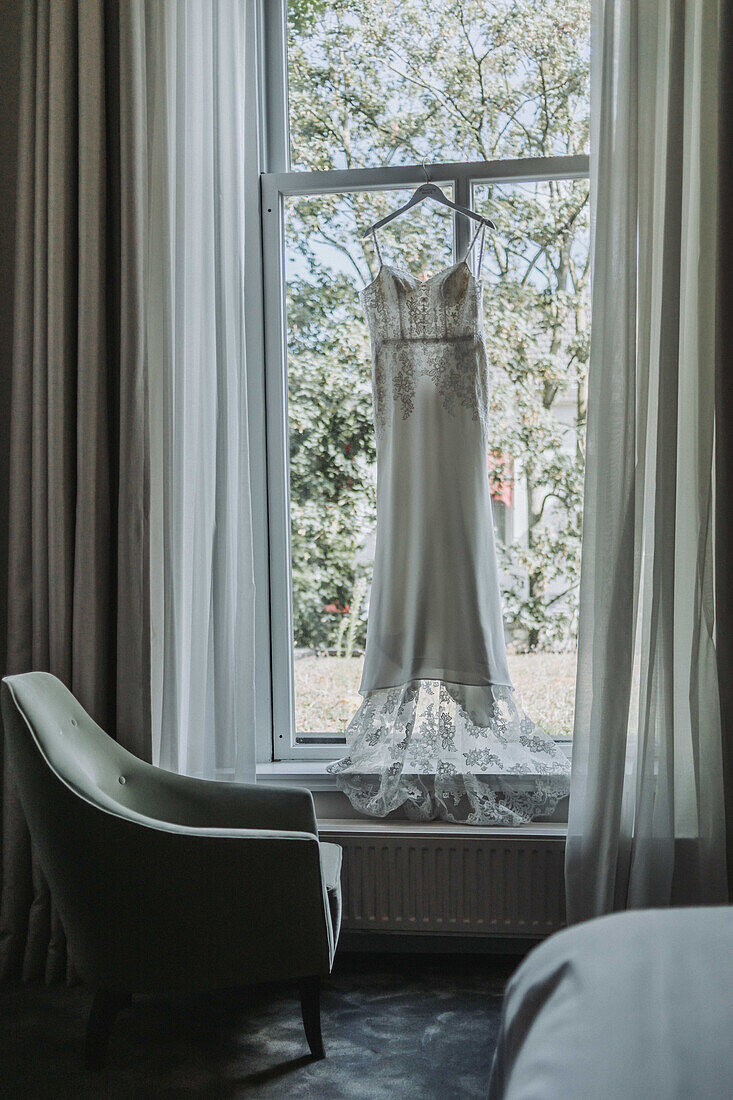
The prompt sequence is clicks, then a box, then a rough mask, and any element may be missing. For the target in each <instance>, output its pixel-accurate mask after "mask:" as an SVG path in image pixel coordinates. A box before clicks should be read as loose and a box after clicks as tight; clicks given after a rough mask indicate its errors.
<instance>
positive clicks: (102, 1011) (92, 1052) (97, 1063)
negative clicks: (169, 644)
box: [85, 989, 132, 1069]
mask: <svg viewBox="0 0 733 1100" xmlns="http://www.w3.org/2000/svg"><path fill="white" fill-rule="evenodd" d="M131 1004H132V996H131V994H130V993H128V992H127V990H125V989H98V990H97V991H96V993H95V994H94V1000H93V1001H92V1007H91V1008H90V1009H89V1018H88V1020H87V1037H86V1046H85V1061H86V1066H87V1069H101V1068H102V1066H103V1065H104V1060H105V1055H106V1053H107V1045H108V1044H109V1037H110V1034H111V1032H112V1025H113V1024H114V1022H115V1020H116V1019H117V1016H118V1015H119V1013H120V1012H122V1011H123V1009H125V1008H129V1007H130V1005H131Z"/></svg>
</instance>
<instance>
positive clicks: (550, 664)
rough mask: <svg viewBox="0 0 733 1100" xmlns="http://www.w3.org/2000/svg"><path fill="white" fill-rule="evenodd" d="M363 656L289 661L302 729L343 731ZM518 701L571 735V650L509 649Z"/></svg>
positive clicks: (548, 726) (355, 702) (355, 700)
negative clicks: (520, 651)
mask: <svg viewBox="0 0 733 1100" xmlns="http://www.w3.org/2000/svg"><path fill="white" fill-rule="evenodd" d="M363 661H364V659H363V657H350V658H347V657H301V658H300V659H299V660H297V661H296V662H295V666H294V667H295V718H296V726H297V729H298V731H299V732H302V733H331V732H343V731H344V730H345V729H346V727H347V725H348V724H349V722H350V721H351V718H352V717H353V715H354V711H355V710H356V709H357V707H358V706H359V704H360V702H361V696H360V695H359V681H360V680H361V668H362V664H363ZM509 673H510V675H511V677H512V681H513V683H514V687H515V689H516V692H517V697H518V700H519V702H520V704H521V705H522V706H523V707H524V709H525V710H526V711H527V713H528V714H529V715H530V716H531V717H532V718H533V719H534V721H535V722H537V724H538V725H540V726H542V727H543V729H545V730H547V732H548V733H550V734H552V736H553V737H572V733H573V702H574V699H575V654H574V653H510V654H509Z"/></svg>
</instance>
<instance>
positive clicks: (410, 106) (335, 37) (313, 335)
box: [286, 0, 589, 649]
mask: <svg viewBox="0 0 733 1100" xmlns="http://www.w3.org/2000/svg"><path fill="white" fill-rule="evenodd" d="M588 8H589V3H588V0H545V2H544V3H543V4H535V3H531V2H530V0H524V2H520V0H331V2H326V0H290V3H289V6H288V12H289V26H290V44H289V58H290V105H291V139H292V157H293V163H294V165H295V166H297V167H301V168H307V169H328V168H344V167H347V166H350V167H361V166H365V165H370V164H372V165H373V164H398V163H413V162H415V161H420V160H422V159H423V158H426V159H427V160H428V161H438V160H484V159H487V160H492V159H497V158H501V157H520V156H542V155H551V154H552V155H559V154H572V153H579V152H585V151H587V145H588V42H587V39H588V31H589V13H588ZM398 201H400V197H399V196H398V195H396V194H395V193H391V194H385V195H375V194H374V195H373V194H360V195H354V194H351V195H331V196H317V197H304V198H298V199H294V200H292V201H291V202H289V204H288V208H287V227H286V234H287V245H288V252H289V279H288V323H289V360H288V387H289V408H290V420H291V423H290V439H291V486H290V489H291V505H292V547H293V586H294V592H293V595H294V607H295V617H296V622H295V642H296V645H311V646H320V647H333V646H334V644H335V642H336V638H337V636H338V635H339V634H340V637H341V638H343V636H344V634H343V631H344V629H345V627H344V626H343V624H344V615H343V614H340V613H339V612H328V611H326V610H325V608H326V606H327V605H336V606H337V607H339V608H345V607H347V606H350V605H351V604H352V603H353V602H354V590H355V587H356V586H357V585H359V586H360V587H361V586H362V585H363V583H364V581H368V580H369V576H368V566H366V565H360V564H358V562H359V561H360V560H361V558H364V559H365V560H366V555H364V554H363V547H362V542H363V537H364V532H366V531H369V530H370V528H372V527H373V523H374V509H375V505H374V493H375V490H374V461H375V445H374V433H373V426H372V411H371V383H370V362H369V348H368V338H367V333H366V330H365V326H364V321H363V316H362V311H361V306H360V303H359V300H358V295H357V291H358V289H359V288H360V287H361V286H362V285H364V283H366V282H368V281H369V280H370V279H371V278H372V277H373V275H374V274H375V272H376V266H375V263H374V256H373V254H372V248H371V243H370V242H362V241H361V239H360V232H361V230H363V228H364V227H365V226H366V225H368V224H369V223H370V222H371V221H373V220H375V219H376V218H377V217H379V216H380V214H382V213H384V212H386V211H387V210H390V209H392V208H393V207H394V206H395V205H397V203H398ZM476 201H477V202H478V204H479V206H480V207H481V208H482V209H485V210H486V212H488V213H490V215H491V216H492V217H493V219H494V220H495V221H496V223H497V226H498V232H497V233H496V234H492V235H491V236H490V237H489V238H487V251H486V255H485V258H484V266H485V269H486V271H487V274H486V289H485V302H486V314H485V316H486V340H487V349H488V354H489V359H490V364H491V370H492V374H491V377H492V426H491V435H492V438H491V452H492V454H494V455H495V456H498V457H497V459H496V460H495V467H496V469H495V470H494V471H493V473H495V474H498V473H503V472H504V471H503V467H504V465H505V462H506V458H507V456H509V457H510V458H511V460H512V463H513V467H514V476H515V482H516V486H515V488H516V489H519V488H521V489H523V491H524V495H525V496H526V500H527V505H526V517H525V519H526V523H525V526H526V536H525V537H524V538H523V539H520V540H518V541H516V542H513V543H510V545H508V546H506V547H503V548H501V555H502V565H503V572H504V575H505V578H506V581H505V586H504V589H505V590H504V609H505V617H506V619H507V621H508V622H510V623H511V624H512V626H513V627H514V628H515V631H516V637H517V640H518V641H519V643H520V644H523V645H524V646H525V647H526V648H529V649H534V648H543V647H544V648H548V647H553V648H558V647H563V646H566V645H568V644H571V643H572V639H573V636H574V632H575V623H576V618H577V581H578V572H579V555H580V514H581V503H582V477H583V465H584V454H583V435H584V423H585V391H586V370H587V358H588V319H587V315H588V305H587V295H588V278H589V264H588V235H589V234H588V187H587V182H586V181H575V182H573V181H558V182H550V183H544V184H528V185H523V186H517V187H513V188H510V187H508V186H504V187H501V186H493V187H489V186H486V187H480V188H478V189H477V193H476ZM450 236H451V234H450V221H449V219H447V218H446V217H445V216H444V214H443V212H442V211H441V210H440V209H436V208H428V206H427V204H426V206H424V207H419V208H418V209H417V211H416V212H415V214H414V216H411V217H409V218H405V219H402V220H400V221H398V222H395V223H392V224H391V225H390V226H389V227H388V229H387V230H385V232H384V234H383V235H382V238H381V239H382V240H383V250H384V251H385V253H386V256H387V257H388V258H391V259H395V260H398V262H399V263H400V264H401V265H403V266H406V267H408V268H410V269H411V270H414V271H415V272H423V271H425V272H429V271H434V270H437V269H438V268H439V267H441V266H443V265H444V264H446V263H448V262H450V258H451V239H450ZM563 421H564V422H563ZM491 472H492V471H491V470H490V473H491ZM357 618H358V622H357V621H356V619H357ZM340 627H341V630H339V628H340ZM364 628H365V613H364V612H362V611H360V612H359V613H358V615H355V617H354V621H352V622H351V623H350V624H349V631H350V633H351V636H352V638H353V641H354V643H355V644H356V645H357V646H361V645H363V643H364Z"/></svg>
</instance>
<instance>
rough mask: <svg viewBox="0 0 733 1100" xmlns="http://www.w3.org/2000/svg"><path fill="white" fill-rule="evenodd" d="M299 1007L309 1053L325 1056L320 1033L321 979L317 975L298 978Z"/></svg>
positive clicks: (320, 1056) (316, 1056)
mask: <svg viewBox="0 0 733 1100" xmlns="http://www.w3.org/2000/svg"><path fill="white" fill-rule="evenodd" d="M300 1008H301V1012H302V1013H303V1027H304V1028H305V1037H306V1039H307V1040H308V1046H309V1047H310V1050H311V1054H312V1055H313V1057H314V1058H325V1057H326V1052H325V1050H324V1049H323V1037H322V1035H321V979H320V978H319V977H318V976H316V977H312V978H301V979H300Z"/></svg>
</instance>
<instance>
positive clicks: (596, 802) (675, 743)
mask: <svg viewBox="0 0 733 1100" xmlns="http://www.w3.org/2000/svg"><path fill="white" fill-rule="evenodd" d="M592 34H593V40H592V88H591V96H592V113H593V133H592V163H591V172H592V194H593V256H594V268H593V335H592V347H591V369H590V394H589V401H588V406H589V420H588V436H587V474H586V497H585V516H584V529H583V539H584V541H583V569H582V580H581V618H580V639H579V668H578V684H577V699H576V718H575V738H574V748H573V777H572V792H571V798H570V815H569V816H570V820H569V831H568V846H567V863H566V875H567V900H568V916H569V919H570V920H571V921H576V920H581V919H584V918H587V917H591V916H595V915H598V914H600V913H604V912H607V911H609V910H612V909H618V908H624V907H627V906H628V907H636V906H646V905H665V904H670V903H674V902H695V901H697V902H718V901H725V900H727V898H726V885H725V842H724V809H723V785H722V756H721V731H720V714H719V704H718V691H717V682H716V670H715V649H714V610H713V558H712V546H713V542H712V534H713V528H712V519H713V516H712V504H713V494H712V458H713V437H714V412H713V410H714V381H715V378H714V371H715V362H714V356H715V333H716V316H715V267H716V188H717V176H716V165H717V124H718V117H717V95H718V90H717V50H718V3H717V0H705V3H702V2H698V3H685V2H684V0H594V5H593V29H592Z"/></svg>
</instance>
